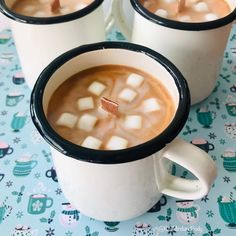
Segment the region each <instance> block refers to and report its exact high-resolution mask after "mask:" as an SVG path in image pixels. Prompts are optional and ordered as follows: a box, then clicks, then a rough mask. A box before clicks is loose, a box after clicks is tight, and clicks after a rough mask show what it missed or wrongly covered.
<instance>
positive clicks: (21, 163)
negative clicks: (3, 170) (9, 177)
mask: <svg viewBox="0 0 236 236" xmlns="http://www.w3.org/2000/svg"><path fill="white" fill-rule="evenodd" d="M37 164H38V161H36V160H32V157H31V156H28V155H25V156H22V157H21V158H19V159H18V160H15V166H14V168H13V171H12V172H13V175H14V176H18V177H24V176H27V175H29V174H30V172H31V170H32V169H33V168H34V167H36V166H37Z"/></svg>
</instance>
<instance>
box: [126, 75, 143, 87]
mask: <svg viewBox="0 0 236 236" xmlns="http://www.w3.org/2000/svg"><path fill="white" fill-rule="evenodd" d="M143 81H144V78H143V76H141V75H138V74H131V75H129V77H128V79H127V81H126V83H127V84H128V85H130V86H131V87H134V88H138V87H139V86H140V85H141V84H142V82H143Z"/></svg>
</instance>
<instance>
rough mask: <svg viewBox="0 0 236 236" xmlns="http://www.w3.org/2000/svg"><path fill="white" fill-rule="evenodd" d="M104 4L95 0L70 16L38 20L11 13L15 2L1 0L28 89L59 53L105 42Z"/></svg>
mask: <svg viewBox="0 0 236 236" xmlns="http://www.w3.org/2000/svg"><path fill="white" fill-rule="evenodd" d="M103 1H104V0H95V1H94V2H92V3H91V4H90V5H88V6H87V7H85V8H83V9H81V10H79V11H77V12H74V13H71V14H67V15H62V16H56V17H41V18H39V17H29V16H23V15H19V14H16V13H14V12H12V10H11V6H12V5H13V4H14V2H15V0H0V11H2V13H3V14H5V15H6V16H7V17H8V18H9V19H10V25H11V29H12V33H13V37H14V41H15V44H16V49H17V52H18V56H19V59H20V63H21V66H22V71H23V72H24V75H25V79H26V82H27V84H28V85H29V87H30V88H32V87H33V86H34V83H35V81H36V79H37V78H38V76H39V74H40V73H41V72H42V70H43V69H44V67H46V65H48V64H49V62H51V61H52V60H53V59H54V58H56V57H57V56H59V55H60V54H61V53H63V52H66V51H68V50H70V49H72V48H74V47H77V46H80V45H83V44H86V43H94V42H99V41H103V40H104V39H105V32H106V29H105V28H106V25H107V27H108V28H110V27H111V25H112V24H111V17H110V15H109V14H108V15H106V20H104V13H103V6H102V4H103ZM106 6H107V4H106ZM105 21H106V22H105ZM108 28H107V30H108Z"/></svg>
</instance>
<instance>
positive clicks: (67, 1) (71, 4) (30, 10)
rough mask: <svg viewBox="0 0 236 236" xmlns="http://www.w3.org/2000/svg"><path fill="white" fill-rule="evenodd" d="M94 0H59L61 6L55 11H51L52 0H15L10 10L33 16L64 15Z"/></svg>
mask: <svg viewBox="0 0 236 236" xmlns="http://www.w3.org/2000/svg"><path fill="white" fill-rule="evenodd" d="M93 1H94V0H60V5H61V7H60V8H59V9H58V10H57V11H53V12H52V11H51V4H52V2H53V0H17V1H16V2H15V3H14V5H13V7H12V11H14V12H16V13H18V14H21V15H24V16H33V17H52V16H58V15H66V14H69V13H73V12H76V11H78V10H81V9H83V8H85V7H87V6H88V5H89V4H91V3H92V2H93Z"/></svg>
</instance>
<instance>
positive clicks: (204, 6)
mask: <svg viewBox="0 0 236 236" xmlns="http://www.w3.org/2000/svg"><path fill="white" fill-rule="evenodd" d="M193 7H194V10H195V11H197V12H207V11H209V8H208V5H207V4H206V3H205V2H198V3H196V4H195V5H194V6H193Z"/></svg>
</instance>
